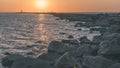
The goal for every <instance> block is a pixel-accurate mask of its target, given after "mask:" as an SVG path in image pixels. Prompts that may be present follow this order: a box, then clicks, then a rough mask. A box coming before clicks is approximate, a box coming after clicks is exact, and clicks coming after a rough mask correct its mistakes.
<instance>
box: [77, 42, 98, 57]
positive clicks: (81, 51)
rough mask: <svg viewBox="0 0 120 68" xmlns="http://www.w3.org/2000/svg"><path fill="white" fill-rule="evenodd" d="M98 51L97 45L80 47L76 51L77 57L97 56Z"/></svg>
mask: <svg viewBox="0 0 120 68" xmlns="http://www.w3.org/2000/svg"><path fill="white" fill-rule="evenodd" d="M98 49H99V46H98V45H89V44H85V45H82V46H80V47H79V48H78V50H77V51H78V55H79V56H86V55H97V50H98Z"/></svg>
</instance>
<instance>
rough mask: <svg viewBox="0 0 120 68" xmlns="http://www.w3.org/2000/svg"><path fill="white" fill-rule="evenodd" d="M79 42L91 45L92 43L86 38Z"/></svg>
mask: <svg viewBox="0 0 120 68" xmlns="http://www.w3.org/2000/svg"><path fill="white" fill-rule="evenodd" d="M79 41H80V43H81V44H89V43H91V41H90V40H89V39H88V38H87V37H86V36H84V37H81V38H80V39H79Z"/></svg>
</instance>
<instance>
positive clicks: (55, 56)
mask: <svg viewBox="0 0 120 68" xmlns="http://www.w3.org/2000/svg"><path fill="white" fill-rule="evenodd" d="M60 56H61V55H59V54H57V53H45V54H42V55H40V56H39V57H38V59H42V60H45V61H49V62H51V63H54V62H55V61H56V60H57V59H58V58H59V57H60Z"/></svg>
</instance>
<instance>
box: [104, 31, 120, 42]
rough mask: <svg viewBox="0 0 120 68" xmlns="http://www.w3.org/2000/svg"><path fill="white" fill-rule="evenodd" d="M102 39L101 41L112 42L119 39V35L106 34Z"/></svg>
mask: <svg viewBox="0 0 120 68" xmlns="http://www.w3.org/2000/svg"><path fill="white" fill-rule="evenodd" d="M102 38H103V40H113V39H115V38H120V34H118V33H109V32H106V33H104V34H103V36H102Z"/></svg>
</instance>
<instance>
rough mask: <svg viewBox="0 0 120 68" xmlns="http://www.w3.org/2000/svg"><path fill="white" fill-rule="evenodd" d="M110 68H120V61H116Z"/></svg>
mask: <svg viewBox="0 0 120 68" xmlns="http://www.w3.org/2000/svg"><path fill="white" fill-rule="evenodd" d="M108 68H120V63H115V64H113V65H111V66H110V67H108Z"/></svg>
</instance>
